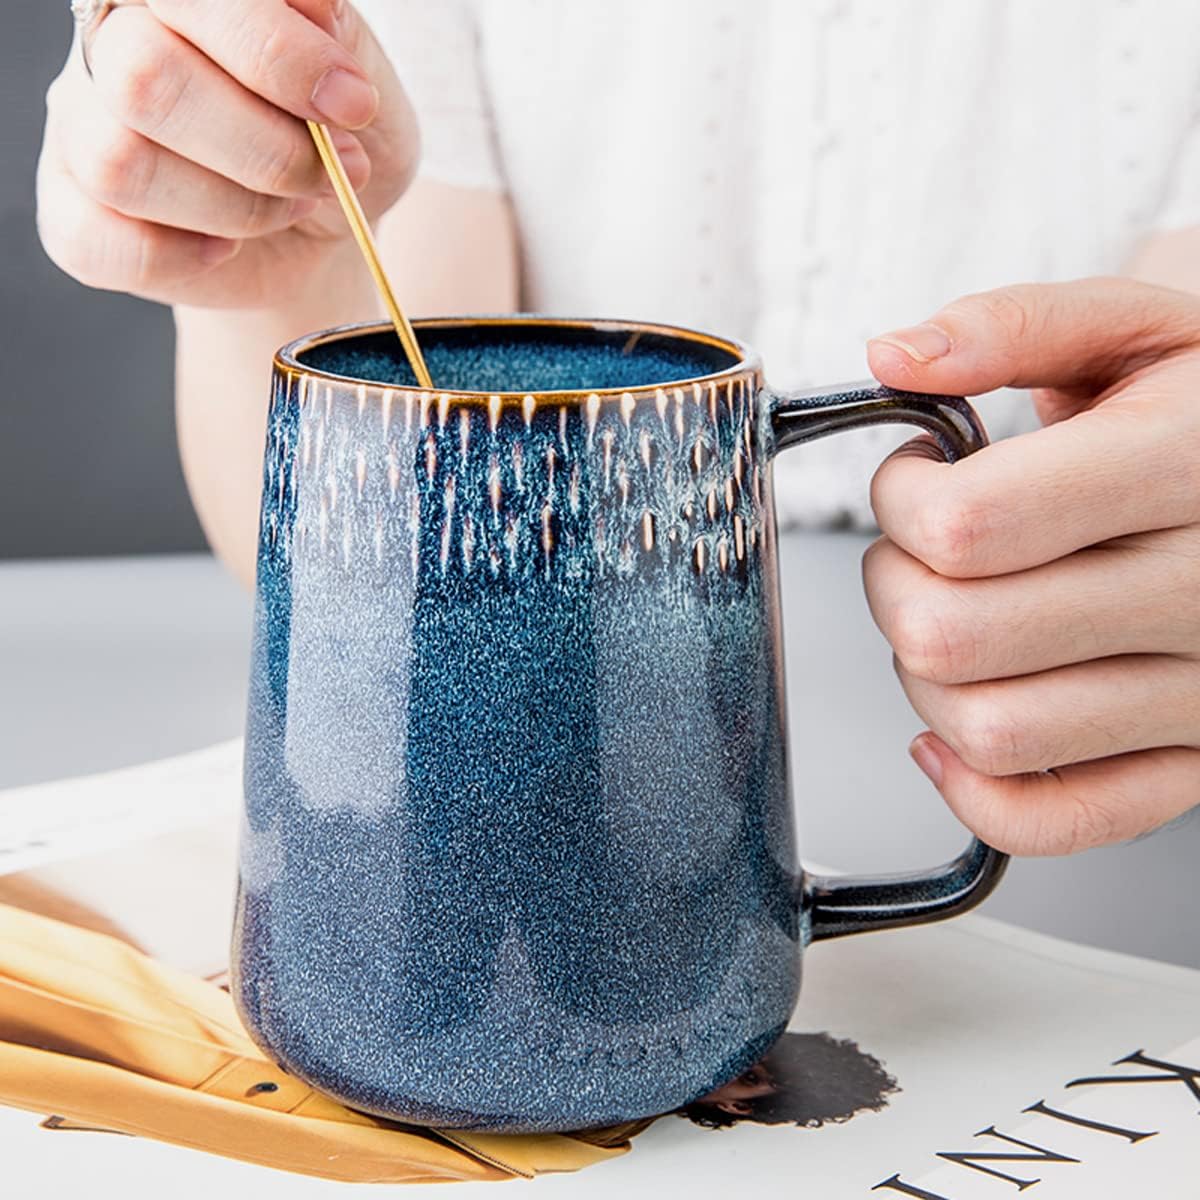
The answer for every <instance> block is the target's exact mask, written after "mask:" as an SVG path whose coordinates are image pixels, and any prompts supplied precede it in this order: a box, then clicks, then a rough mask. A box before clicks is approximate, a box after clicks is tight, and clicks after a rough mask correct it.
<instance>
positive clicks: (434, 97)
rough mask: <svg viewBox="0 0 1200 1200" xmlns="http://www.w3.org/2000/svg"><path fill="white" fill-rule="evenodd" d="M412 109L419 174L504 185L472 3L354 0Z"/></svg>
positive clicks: (458, 181)
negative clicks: (416, 129)
mask: <svg viewBox="0 0 1200 1200" xmlns="http://www.w3.org/2000/svg"><path fill="white" fill-rule="evenodd" d="M356 7H357V8H358V11H359V12H360V13H361V14H362V15H363V17H364V18H365V19H366V21H367V23H368V24H369V25H370V27H371V29H372V30H373V32H374V34H375V36H376V38H377V39H378V41H379V44H380V46H382V48H383V50H384V52H385V53H386V54H387V56H388V58H389V59H391V61H392V64H393V66H394V67H395V68H396V74H397V75H398V76H399V77H400V82H401V83H402V84H403V85H404V90H405V91H406V92H407V93H408V97H409V99H410V100H411V101H412V104H413V108H414V109H415V110H416V114H417V121H418V122H419V124H420V128H421V165H420V168H419V171H418V175H419V176H420V177H421V178H423V179H437V180H439V181H441V182H442V183H452V184H455V185H457V186H458V187H468V188H486V189H488V190H490V191H503V190H504V175H503V172H502V170H501V167H500V161H499V155H498V152H497V149H496V138H495V133H494V130H493V127H492V111H491V106H490V104H489V102H488V96H487V89H486V87H485V84H484V79H483V71H482V61H481V56H480V50H479V30H478V26H477V22H476V20H475V13H474V9H473V5H472V4H471V2H470V0H436V3H435V2H433V0H356Z"/></svg>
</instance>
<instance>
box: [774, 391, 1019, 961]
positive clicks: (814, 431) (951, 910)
mask: <svg viewBox="0 0 1200 1200" xmlns="http://www.w3.org/2000/svg"><path fill="white" fill-rule="evenodd" d="M765 399H766V415H767V420H768V421H769V423H770V428H771V438H772V445H773V451H774V452H778V451H779V450H782V449H784V448H785V447H787V446H793V445H797V444H798V443H800V442H810V441H812V440H814V439H815V438H819V437H825V435H826V434H830V433H838V432H840V431H841V430H844V429H859V428H862V427H863V426H865V425H884V424H904V425H916V426H919V427H920V428H921V429H924V430H925V431H926V432H928V433H930V434H932V435H933V437H934V439H935V440H936V441H937V444H938V446H939V447H940V448H941V451H942V453H943V454H944V455H945V457H946V461H947V462H954V461H955V460H957V459H960V458H963V457H964V456H965V455H967V454H973V453H974V452H975V451H976V450H980V449H982V448H983V447H984V446H986V445H987V434H986V433H985V432H984V429H983V426H982V425H981V424H980V421H979V418H978V416H976V414H975V410H974V409H973V408H972V407H971V406H970V405H969V404H968V403H967V402H966V400H964V399H963V398H962V397H961V396H935V395H929V394H926V393H918V392H901V391H897V390H895V389H893V388H888V387H880V386H878V385H875V384H851V385H848V386H843V387H836V388H832V389H819V390H816V391H808V392H786V393H775V392H771V391H770V390H769V389H768V390H767V391H766V393H765ZM1007 865H1008V855H1007V854H1001V853H1000V852H999V851H998V850H993V849H992V848H991V846H987V845H985V844H984V843H983V842H981V841H980V840H979V839H978V838H972V839H971V843H970V845H969V846H967V848H966V849H965V850H964V851H963V852H962V853H961V854H960V855H959V856H958V857H957V858H956V859H954V860H953V861H951V862H948V863H945V864H943V865H942V866H940V867H935V868H933V869H932V870H930V871H918V872H914V873H911V874H903V875H850V876H845V877H833V876H821V875H809V874H808V873H807V872H805V874H804V887H803V896H802V904H803V910H804V912H805V913H806V915H807V925H808V928H809V931H810V934H809V940H810V941H814V942H816V941H821V940H822V939H824V938H833V937H842V936H843V935H845V934H848V933H863V932H866V931H868V930H872V929H891V928H894V927H895V926H898V925H920V924H924V923H925V922H927V921H940V920H943V919H944V918H946V917H953V916H956V915H957V914H959V913H962V912H966V911H967V910H968V909H971V908H974V907H975V905H977V904H979V903H980V901H982V900H984V899H986V898H987V897H988V896H989V895H990V894H991V892H992V890H993V889H994V888H995V886H996V884H997V883H999V882H1000V877H1001V876H1002V875H1003V874H1004V869H1005V867H1006V866H1007Z"/></svg>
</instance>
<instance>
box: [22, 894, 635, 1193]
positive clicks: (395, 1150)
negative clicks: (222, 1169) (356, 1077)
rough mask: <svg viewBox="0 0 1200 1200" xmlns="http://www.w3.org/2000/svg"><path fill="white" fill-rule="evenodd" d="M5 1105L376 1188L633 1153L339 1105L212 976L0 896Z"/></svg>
mask: <svg viewBox="0 0 1200 1200" xmlns="http://www.w3.org/2000/svg"><path fill="white" fill-rule="evenodd" d="M0 1103H4V1104H9V1105H12V1106H15V1107H17V1108H24V1109H29V1110H31V1111H33V1112H36V1113H41V1114H44V1115H47V1116H53V1117H55V1118H56V1119H55V1120H54V1122H53V1127H54V1128H60V1129H61V1128H77V1129H78V1128H88V1129H104V1130H112V1131H115V1132H121V1133H129V1134H138V1135H141V1136H144V1137H150V1138H157V1139H159V1140H161V1141H165V1142H173V1143H175V1144H176V1145H180V1146H189V1147H192V1148H193V1149H197V1150H207V1151H209V1152H210V1153H214V1154H222V1155H226V1156H228V1157H230V1158H237V1159H242V1160H244V1161H246V1162H251V1163H258V1164H260V1165H263V1166H270V1167H279V1168H282V1169H284V1170H289V1171H299V1172H302V1173H304V1174H308V1175H317V1176H321V1177H323V1178H326V1179H339V1180H347V1181H356V1182H364V1183H365V1182H375V1183H434V1182H447V1181H452V1180H480V1179H496V1180H502V1179H510V1178H513V1177H523V1178H532V1177H533V1176H535V1175H540V1174H543V1173H545V1172H551V1171H575V1170H578V1169H579V1168H581V1167H585V1166H588V1165H589V1164H591V1163H594V1162H600V1161H603V1160H604V1159H607V1158H612V1157H614V1156H616V1155H619V1154H624V1153H625V1152H626V1151H628V1149H629V1140H628V1139H629V1137H630V1136H631V1135H632V1134H633V1133H636V1132H638V1131H639V1130H640V1129H642V1128H645V1126H646V1125H647V1124H648V1122H644V1121H643V1122H638V1123H635V1124H631V1125H628V1126H621V1127H619V1128H616V1129H613V1130H608V1131H596V1132H589V1133H586V1134H580V1135H578V1136H569V1135H562V1134H546V1135H503V1134H482V1133H468V1132H459V1131H434V1130H422V1129H416V1128H414V1127H411V1126H404V1125H399V1124H396V1123H393V1122H389V1121H384V1120H380V1119H377V1118H375V1117H370V1116H366V1115H364V1114H362V1113H358V1112H354V1111H352V1110H350V1109H347V1108H343V1107H342V1106H341V1105H340V1104H338V1103H337V1102H336V1101H334V1100H331V1099H329V1098H328V1097H326V1096H322V1095H320V1094H318V1093H317V1092H314V1091H313V1090H312V1089H311V1088H309V1087H308V1086H307V1085H306V1084H304V1083H301V1082H300V1081H299V1080H296V1079H294V1078H292V1077H291V1076H289V1075H286V1074H285V1073H284V1072H283V1071H281V1070H280V1069H279V1068H278V1067H276V1066H275V1065H274V1064H273V1063H272V1062H270V1061H269V1060H268V1059H266V1058H264V1057H263V1055H262V1054H261V1052H260V1051H259V1050H258V1048H257V1047H256V1046H255V1045H254V1043H253V1042H252V1041H251V1040H250V1038H249V1036H248V1035H247V1033H246V1032H245V1030H244V1029H243V1028H242V1026H241V1023H240V1022H239V1020H238V1018H237V1015H236V1012H235V1010H234V1006H233V1001H232V1000H231V998H230V997H229V995H228V994H227V993H226V992H225V991H223V990H222V989H221V988H219V987H217V986H215V985H214V984H211V983H207V982H205V981H204V980H202V979H198V978H196V977H194V976H191V975H188V974H186V973H185V972H183V971H178V970H175V969H173V968H171V967H168V966H165V965H164V964H162V963H158V962H155V961H154V960H153V959H151V958H148V957H147V956H146V955H144V954H142V953H140V952H139V951H137V950H136V949H134V948H133V947H131V946H129V945H127V944H126V943H124V942H122V941H120V940H118V939H117V938H113V937H109V936H107V935H106V934H101V933H94V932H91V931H89V930H85V929H80V928H77V927H76V926H73V925H68V924H64V923H63V922H61V921H56V920H52V919H51V918H48V917H43V916H38V915H35V914H33V913H29V912H26V911H23V910H21V909H18V908H12V907H9V906H6V905H0Z"/></svg>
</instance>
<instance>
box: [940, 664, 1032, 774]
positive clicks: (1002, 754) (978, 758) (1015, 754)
mask: <svg viewBox="0 0 1200 1200" xmlns="http://www.w3.org/2000/svg"><path fill="white" fill-rule="evenodd" d="M949 723H950V724H951V726H952V727H953V734H952V745H953V746H954V748H955V750H956V751H957V752H958V755H959V757H960V758H961V759H962V760H963V762H965V763H966V764H967V766H969V767H971V768H972V770H975V771H979V772H980V773H981V774H983V775H1007V774H1010V773H1011V772H1013V771H1014V770H1019V769H1020V767H1021V764H1022V761H1023V760H1024V759H1025V758H1026V757H1027V732H1026V730H1025V729H1024V728H1023V726H1022V722H1021V719H1020V717H1019V716H1018V715H1017V713H1016V712H1014V710H1013V708H1012V706H1011V705H1008V704H1005V703H1004V702H1003V701H1002V700H1001V699H1000V698H999V697H998V696H997V695H996V694H995V691H994V690H993V689H991V688H988V687H985V686H970V685H968V686H966V687H965V688H964V690H963V692H962V693H961V694H960V695H959V696H958V697H956V702H955V705H954V710H953V712H952V714H951V717H950V721H949Z"/></svg>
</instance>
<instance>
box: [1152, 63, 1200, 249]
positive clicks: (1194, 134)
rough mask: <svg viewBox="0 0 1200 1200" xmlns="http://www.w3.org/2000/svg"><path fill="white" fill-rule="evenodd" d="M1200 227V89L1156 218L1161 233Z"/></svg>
mask: <svg viewBox="0 0 1200 1200" xmlns="http://www.w3.org/2000/svg"><path fill="white" fill-rule="evenodd" d="M1189 225H1200V87H1197V88H1196V90H1195V92H1194V93H1193V103H1192V110H1191V115H1190V119H1189V121H1188V123H1187V125H1186V127H1185V128H1184V130H1183V134H1182V136H1181V137H1180V138H1179V141H1178V143H1177V144H1176V148H1175V154H1174V158H1173V160H1172V163H1171V168H1170V172H1169V174H1168V176H1167V186H1166V189H1165V191H1164V194H1163V203H1162V206H1161V207H1160V208H1159V210H1158V212H1157V213H1155V214H1154V218H1153V227H1154V229H1155V230H1157V231H1158V232H1163V233H1165V232H1168V231H1169V230H1172V229H1185V228H1187V227H1188V226H1189Z"/></svg>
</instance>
